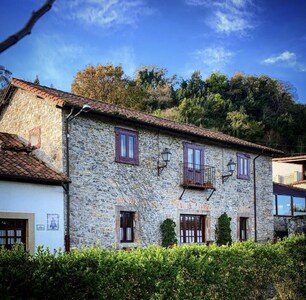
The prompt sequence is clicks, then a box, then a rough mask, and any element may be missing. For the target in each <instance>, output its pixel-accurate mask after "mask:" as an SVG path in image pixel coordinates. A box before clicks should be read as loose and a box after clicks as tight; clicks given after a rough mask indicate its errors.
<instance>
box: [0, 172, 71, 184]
mask: <svg viewBox="0 0 306 300" xmlns="http://www.w3.org/2000/svg"><path fill="white" fill-rule="evenodd" d="M0 180H5V181H16V182H25V183H37V184H47V185H58V186H61V185H63V184H65V183H69V182H71V181H70V180H67V179H62V180H59V179H50V178H37V177H31V176H19V175H9V174H0Z"/></svg>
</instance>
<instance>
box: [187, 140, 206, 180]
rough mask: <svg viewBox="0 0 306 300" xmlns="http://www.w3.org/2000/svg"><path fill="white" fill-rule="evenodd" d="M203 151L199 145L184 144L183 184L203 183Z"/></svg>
mask: <svg viewBox="0 0 306 300" xmlns="http://www.w3.org/2000/svg"><path fill="white" fill-rule="evenodd" d="M203 162H204V149H203V147H202V146H200V145H195V144H190V143H185V144H184V182H185V183H187V184H192V185H203V183H204V165H203V164H204V163H203Z"/></svg>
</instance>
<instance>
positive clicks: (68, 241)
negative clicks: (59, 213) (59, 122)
mask: <svg viewBox="0 0 306 300" xmlns="http://www.w3.org/2000/svg"><path fill="white" fill-rule="evenodd" d="M65 134H66V176H67V177H68V179H69V178H70V169H69V119H68V117H67V118H66V120H65ZM69 187H70V184H69V182H68V183H67V184H66V189H65V192H66V222H67V223H66V235H65V250H66V252H69V251H70V193H69Z"/></svg>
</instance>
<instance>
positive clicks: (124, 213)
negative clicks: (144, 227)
mask: <svg viewBox="0 0 306 300" xmlns="http://www.w3.org/2000/svg"><path fill="white" fill-rule="evenodd" d="M121 217H122V218H123V220H122V225H123V226H121ZM129 217H131V218H132V227H131V228H132V229H131V239H128V238H127V228H129V227H128V226H127V222H128V218H129ZM119 218H120V232H121V229H122V230H123V236H122V238H120V243H133V242H134V222H135V212H133V211H120V216H119ZM119 236H120V233H119Z"/></svg>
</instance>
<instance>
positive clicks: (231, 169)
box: [222, 159, 236, 183]
mask: <svg viewBox="0 0 306 300" xmlns="http://www.w3.org/2000/svg"><path fill="white" fill-rule="evenodd" d="M226 166H227V173H226V174H224V175H222V183H224V182H225V181H226V180H227V179H228V178H229V177H231V176H232V175H233V173H234V172H235V169H236V163H235V162H234V161H233V160H232V159H230V161H229V162H228V163H227V165H226Z"/></svg>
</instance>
